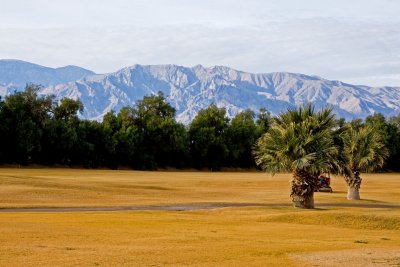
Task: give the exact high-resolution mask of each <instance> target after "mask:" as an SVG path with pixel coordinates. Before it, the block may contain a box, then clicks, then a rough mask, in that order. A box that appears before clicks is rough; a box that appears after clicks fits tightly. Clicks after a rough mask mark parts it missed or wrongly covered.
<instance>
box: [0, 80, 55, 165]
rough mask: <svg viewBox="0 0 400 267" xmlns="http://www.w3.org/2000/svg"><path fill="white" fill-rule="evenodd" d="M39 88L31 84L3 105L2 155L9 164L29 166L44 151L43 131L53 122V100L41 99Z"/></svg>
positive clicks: (6, 99)
mask: <svg viewBox="0 0 400 267" xmlns="http://www.w3.org/2000/svg"><path fill="white" fill-rule="evenodd" d="M39 89H40V86H37V85H33V84H29V85H27V86H26V88H25V90H24V91H23V92H16V93H14V94H12V95H10V96H7V97H6V98H5V101H4V103H3V104H2V107H1V113H2V115H1V120H2V121H1V123H2V127H1V128H2V131H3V135H4V136H3V138H5V139H4V140H6V142H5V143H3V145H4V146H3V153H5V154H6V155H7V161H8V162H17V163H20V164H28V163H29V162H31V161H33V160H35V158H37V157H38V154H39V153H40V151H41V149H42V147H41V138H42V135H43V128H44V127H45V125H46V124H47V123H48V121H49V120H50V111H51V108H52V103H53V98H52V97H51V96H46V97H42V96H39V95H38V91H39Z"/></svg>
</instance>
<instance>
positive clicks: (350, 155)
mask: <svg viewBox="0 0 400 267" xmlns="http://www.w3.org/2000/svg"><path fill="white" fill-rule="evenodd" d="M342 140H343V141H342V143H343V149H342V153H343V155H344V156H345V158H346V162H347V166H346V167H347V168H348V169H349V170H350V171H351V172H350V173H349V174H348V175H345V176H344V179H345V181H346V183H347V187H348V190H347V199H350V200H358V199H360V193H359V190H360V186H361V181H362V179H361V177H360V172H370V171H373V170H375V169H376V168H378V167H382V166H383V164H384V163H385V159H386V158H387V157H388V150H387V149H386V148H385V146H384V143H383V141H382V138H381V137H380V135H379V134H378V133H377V132H376V131H375V130H374V128H373V127H371V126H369V125H364V126H361V127H356V126H354V125H351V124H350V125H349V126H348V128H347V129H346V130H345V131H343V133H342Z"/></svg>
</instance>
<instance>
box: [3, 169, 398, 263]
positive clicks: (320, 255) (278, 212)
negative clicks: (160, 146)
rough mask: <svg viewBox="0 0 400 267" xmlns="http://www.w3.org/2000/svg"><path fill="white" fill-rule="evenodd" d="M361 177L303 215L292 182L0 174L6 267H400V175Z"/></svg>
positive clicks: (98, 173)
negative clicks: (356, 195) (357, 188)
mask: <svg viewBox="0 0 400 267" xmlns="http://www.w3.org/2000/svg"><path fill="white" fill-rule="evenodd" d="M362 177H363V178H364V180H363V184H362V188H361V197H362V198H363V199H364V200H361V201H347V200H346V186H345V183H344V182H343V180H342V178H340V177H335V178H333V179H332V187H333V191H334V192H333V193H332V194H330V193H316V194H315V204H316V207H317V209H315V210H298V209H294V208H292V207H291V206H290V198H289V196H288V195H289V180H290V175H288V174H281V175H276V176H274V177H271V175H269V174H266V173H261V172H250V173H249V172H235V173H207V172H135V171H109V170H71V169H0V208H1V209H3V212H0V266H189V265H190V266H282V265H285V266H399V265H400V175H399V174H370V175H363V176H362ZM221 203H223V204H224V205H226V207H225V208H216V209H212V208H210V207H212V205H216V206H217V205H218V204H219V205H221ZM246 203H247V204H246ZM207 205H208V206H207ZM229 205H231V206H232V207H229ZM235 205H236V206H235ZM247 205H248V206H247ZM176 206H178V207H180V208H179V209H182V211H177V210H162V209H166V207H176ZM203 206H204V207H208V209H197V208H199V207H200V208H201V207H203ZM30 207H34V208H48V207H54V208H60V207H64V208H66V209H65V210H64V212H54V209H50V210H49V211H48V212H35V211H34V210H33V211H32V212H9V211H6V212H4V210H6V209H7V208H18V209H19V208H30ZM76 207H86V208H88V207H89V208H96V207H97V208H98V207H101V208H105V207H119V208H127V207H128V208H129V207H144V209H146V207H150V208H153V210H127V211H87V212H82V211H77V210H74V208H76ZM154 207H155V209H161V210H154ZM185 207H188V209H185ZM68 208H70V209H71V210H69V211H68Z"/></svg>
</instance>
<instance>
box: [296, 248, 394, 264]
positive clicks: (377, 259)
mask: <svg viewBox="0 0 400 267" xmlns="http://www.w3.org/2000/svg"><path fill="white" fill-rule="evenodd" d="M290 257H291V258H295V259H296V260H298V261H301V262H304V266H332V267H335V266H341V267H342V266H353V267H370V266H371V267H373V266H400V250H387V249H356V250H353V249H350V250H336V251H324V252H314V253H298V254H290Z"/></svg>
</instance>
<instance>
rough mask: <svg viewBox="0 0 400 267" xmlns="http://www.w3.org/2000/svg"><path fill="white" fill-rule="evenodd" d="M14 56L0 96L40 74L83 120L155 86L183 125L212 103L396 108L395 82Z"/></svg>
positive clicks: (347, 113)
mask: <svg viewBox="0 0 400 267" xmlns="http://www.w3.org/2000/svg"><path fill="white" fill-rule="evenodd" d="M16 62H17V63H18V64H19V63H20V62H19V61H13V60H11V61H7V60H0V94H3V95H4V94H6V93H7V92H10V91H7V90H11V89H10V88H12V86H14V87H15V85H16V84H23V86H25V83H26V82H34V83H36V82H35V81H37V80H39V79H37V77H40V79H41V80H40V81H42V82H40V83H41V84H44V85H47V87H46V88H43V90H42V91H41V93H43V94H54V95H56V96H57V98H62V97H71V98H80V99H81V101H82V102H83V104H84V106H85V111H84V114H83V116H84V117H85V118H88V119H101V118H102V116H104V114H105V113H106V112H108V111H110V110H116V111H119V109H121V108H122V107H123V106H132V105H134V103H135V101H137V100H139V99H142V98H143V96H145V95H151V94H155V93H157V92H158V91H162V92H163V93H164V95H165V96H166V98H167V100H168V101H169V102H170V103H171V105H172V106H173V107H175V108H176V110H177V119H178V120H179V121H181V122H183V123H186V124H187V123H189V122H190V121H191V120H192V119H193V118H194V116H196V114H197V112H198V111H199V110H200V109H203V108H206V107H208V106H209V105H210V104H212V103H214V104H216V105H217V106H218V107H225V108H226V110H227V114H228V116H234V115H235V114H237V113H238V112H240V111H241V110H245V109H252V110H254V111H256V112H257V111H258V110H259V109H260V108H266V109H267V110H268V111H269V112H271V113H272V114H278V113H280V112H282V111H285V109H286V108H288V107H293V106H297V105H300V104H305V103H314V105H315V106H316V107H317V108H321V107H326V106H328V105H329V106H331V107H332V108H333V110H334V112H336V114H338V115H339V116H340V117H344V118H346V119H352V118H365V117H366V116H368V115H371V114H373V113H375V112H380V113H382V114H384V115H385V116H392V115H397V114H398V113H400V88H399V87H374V88H371V87H368V86H357V85H351V84H346V83H342V82H340V81H330V80H326V79H323V78H320V77H318V76H310V75H305V74H299V73H290V72H273V73H258V74H255V73H249V72H243V71H238V70H235V69H232V68H229V67H226V66H212V67H204V66H202V65H196V66H194V67H184V66H179V65H175V64H164V65H139V64H136V65H133V66H130V67H126V68H123V69H121V70H119V71H117V72H113V73H108V74H101V75H94V74H93V72H90V71H88V70H85V69H82V68H80V67H77V66H65V67H61V68H56V69H52V68H47V67H43V66H39V65H34V64H32V65H33V67H32V66H31V65H29V67H27V68H25V69H24V68H21V69H16V68H14V67H13V66H12V65H13V64H14V63H16ZM18 64H17V65H18ZM16 70H18V71H16ZM10 77H11V78H10ZM60 77H63V78H60ZM82 77H84V78H83V79H82ZM35 78H36V80H35ZM62 79H65V80H68V81H67V82H63V81H62ZM10 80H11V81H12V86H11V87H10V83H9V82H10ZM76 80H79V81H76ZM43 81H44V82H46V83H47V84H45V83H44V82H43ZM60 81H61V82H60ZM74 81H76V82H74ZM7 82H8V83H7ZM68 82H69V83H68ZM4 92H5V93H4Z"/></svg>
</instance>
